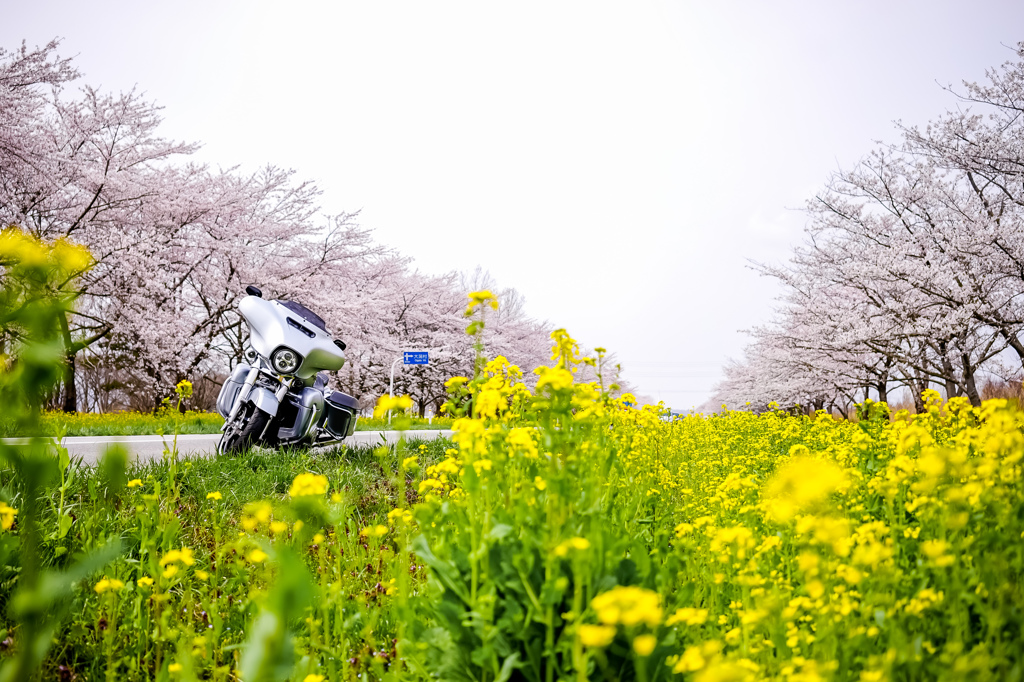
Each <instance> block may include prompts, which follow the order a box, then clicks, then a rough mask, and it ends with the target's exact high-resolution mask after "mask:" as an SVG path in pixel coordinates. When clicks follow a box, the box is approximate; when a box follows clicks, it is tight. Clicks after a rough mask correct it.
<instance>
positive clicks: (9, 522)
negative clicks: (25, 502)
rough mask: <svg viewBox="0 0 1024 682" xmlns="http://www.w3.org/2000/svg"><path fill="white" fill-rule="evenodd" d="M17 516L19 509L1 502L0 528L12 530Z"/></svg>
mask: <svg viewBox="0 0 1024 682" xmlns="http://www.w3.org/2000/svg"><path fill="white" fill-rule="evenodd" d="M17 515H18V510H17V509H15V508H14V507H11V506H9V505H8V504H7V503H6V502H0V528H3V529H4V530H10V529H11V526H13V525H14V517H15V516H17Z"/></svg>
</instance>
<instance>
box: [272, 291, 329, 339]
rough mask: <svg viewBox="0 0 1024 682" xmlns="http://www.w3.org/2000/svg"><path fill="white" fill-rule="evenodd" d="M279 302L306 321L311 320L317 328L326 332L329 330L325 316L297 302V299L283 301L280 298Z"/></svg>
mask: <svg viewBox="0 0 1024 682" xmlns="http://www.w3.org/2000/svg"><path fill="white" fill-rule="evenodd" d="M277 302H278V303H280V304H281V305H283V306H284V307H285V308H287V309H288V310H290V311H292V312H293V313H295V314H296V315H298V316H299V317H301V318H302V319H304V320H305V321H306V322H309V323H310V324H311V325H313V326H314V327H316V328H317V329H321V330H323V331H325V332H326V331H327V323H326V322H324V320H323V318H322V317H320V316H319V315H317V314H316V313H314V312H313V311H312V310H310V309H309V308H307V307H306V306H304V305H302V304H301V303H296V302H295V301H282V300H280V299H278V301H277Z"/></svg>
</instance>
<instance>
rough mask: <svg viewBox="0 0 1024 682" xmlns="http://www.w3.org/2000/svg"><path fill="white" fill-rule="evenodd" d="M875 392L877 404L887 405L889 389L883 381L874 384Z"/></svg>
mask: <svg viewBox="0 0 1024 682" xmlns="http://www.w3.org/2000/svg"><path fill="white" fill-rule="evenodd" d="M875 390H876V391H878V402H880V403H886V404H888V402H889V387H888V385H887V382H886V381H885V379H881V380H879V382H878V383H877V384H875Z"/></svg>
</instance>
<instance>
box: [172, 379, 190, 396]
mask: <svg viewBox="0 0 1024 682" xmlns="http://www.w3.org/2000/svg"><path fill="white" fill-rule="evenodd" d="M174 392H175V393H177V394H178V397H180V398H181V399H182V400H188V399H189V398H191V397H192V382H191V381H189V380H188V379H182V380H181V381H179V382H178V385H177V386H175V387H174Z"/></svg>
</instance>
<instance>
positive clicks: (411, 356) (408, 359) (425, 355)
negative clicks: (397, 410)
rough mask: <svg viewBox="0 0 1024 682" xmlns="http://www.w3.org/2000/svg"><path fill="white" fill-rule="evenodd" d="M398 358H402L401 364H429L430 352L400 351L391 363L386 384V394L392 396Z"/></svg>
mask: <svg viewBox="0 0 1024 682" xmlns="http://www.w3.org/2000/svg"><path fill="white" fill-rule="evenodd" d="M399 360H402V364H405V365H429V364H430V352H429V351H425V350H423V351H419V350H407V351H405V352H403V353H402V357H400V358H395V361H394V362H392V363H391V383H390V384H389V385H388V395H389V396H391V397H392V398H393V397H395V365H397V364H398V361H399ZM390 425H391V413H390V412H388V426H390Z"/></svg>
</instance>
